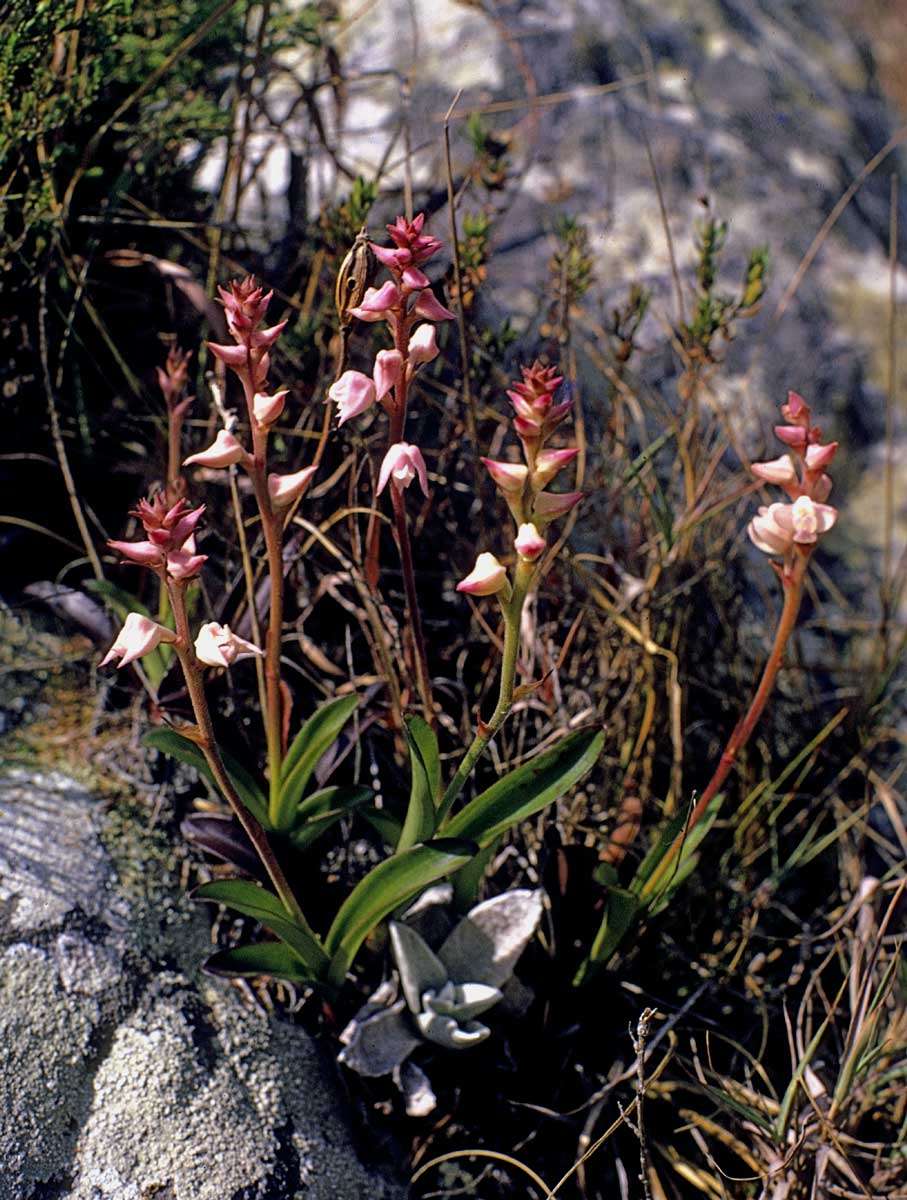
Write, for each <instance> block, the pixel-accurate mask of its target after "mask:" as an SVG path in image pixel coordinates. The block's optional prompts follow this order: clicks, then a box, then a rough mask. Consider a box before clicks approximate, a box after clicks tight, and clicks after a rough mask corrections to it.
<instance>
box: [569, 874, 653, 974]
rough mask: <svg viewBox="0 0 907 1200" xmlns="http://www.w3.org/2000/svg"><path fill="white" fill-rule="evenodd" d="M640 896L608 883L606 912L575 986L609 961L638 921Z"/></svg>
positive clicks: (578, 972) (579, 971)
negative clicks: (610, 885)
mask: <svg viewBox="0 0 907 1200" xmlns="http://www.w3.org/2000/svg"><path fill="white" fill-rule="evenodd" d="M640 907H641V905H640V901H639V897H638V896H636V895H634V894H633V892H631V891H628V890H627V889H626V888H621V887H609V888H608V899H607V903H606V905H605V915H604V917H603V918H602V923H601V925H600V926H599V929H598V933H597V934H596V935H595V941H594V942H593V943H592V948H591V950H590V951H589V957H588V958H587V959H586V960H585V962H584V963H583V964H582V966H581V967H580V968H579V970H578V971H577V973H576V976H575V977H574V980H573V984H574V987H579V986H580V985H581V984H584V983H588V981H589V980H590V979H591V978H592V977H593V976H594V975H595V974H597V973H598V972H599V971H600V970H601V969H602V968H603V967H604V966H605V964H606V963H607V962H608V960H609V959H610V958H611V956H612V955H613V954H614V952H615V950H617V948H618V946H619V945H620V944H621V942H622V941H623V939H624V937H625V936H626V934H627V932H628V930H629V929H630V928H631V927H632V926H633V924H634V922H635V921H636V917H637V914H638V913H639V910H640Z"/></svg>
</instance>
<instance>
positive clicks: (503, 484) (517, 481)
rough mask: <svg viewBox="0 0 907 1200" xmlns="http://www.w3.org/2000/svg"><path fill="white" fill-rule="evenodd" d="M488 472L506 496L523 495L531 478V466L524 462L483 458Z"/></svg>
mask: <svg viewBox="0 0 907 1200" xmlns="http://www.w3.org/2000/svg"><path fill="white" fill-rule="evenodd" d="M482 462H483V464H484V465H485V467H486V469H487V471H488V474H489V475H490V476H491V478H492V479H493V480H494V482H495V483H496V485H497V486H498V487H499V488H500V490H501V491H502V492H503V493H504V495H505V496H522V494H523V489H524V488H525V486H526V480H527V479H528V478H529V468H528V467H526V466H524V465H523V464H522V463H509V462H498V461H497V460H495V459H493V458H483V459H482Z"/></svg>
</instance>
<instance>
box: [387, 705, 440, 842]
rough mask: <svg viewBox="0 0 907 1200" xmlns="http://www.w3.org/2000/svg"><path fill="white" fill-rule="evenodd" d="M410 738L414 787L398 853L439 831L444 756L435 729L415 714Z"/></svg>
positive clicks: (408, 727)
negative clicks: (438, 819)
mask: <svg viewBox="0 0 907 1200" xmlns="http://www.w3.org/2000/svg"><path fill="white" fill-rule="evenodd" d="M406 741H407V745H408V746H409V768H410V772H411V774H412V786H411V789H410V794H409V805H408V807H407V810H406V820H405V821H404V822H403V832H402V833H401V834H400V841H399V842H398V843H397V853H398V854H399V853H400V852H401V851H403V850H408V849H409V848H410V846H415V845H416V843H417V842H425V841H428V839H429V838H430V837H431V836H432V834H433V833H434V832H435V819H436V815H435V814H436V811H437V805H438V797H439V796H440V794H441V759H440V756H439V754H438V739H437V737H436V736H435V733H434V730H433V729H431V728H430V726H429V725H428V724H427V723H426V722H425V721H423V720H422V718H421V717H412V718H410V720H408V721H407V722H406Z"/></svg>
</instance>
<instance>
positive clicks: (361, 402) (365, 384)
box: [328, 371, 376, 425]
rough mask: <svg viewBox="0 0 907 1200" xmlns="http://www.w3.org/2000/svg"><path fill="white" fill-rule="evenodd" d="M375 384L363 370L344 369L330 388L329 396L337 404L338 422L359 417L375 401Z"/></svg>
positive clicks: (341, 422) (340, 423)
mask: <svg viewBox="0 0 907 1200" xmlns="http://www.w3.org/2000/svg"><path fill="white" fill-rule="evenodd" d="M375 396H376V392H375V385H374V383H373V381H372V380H371V379H369V377H368V376H367V375H363V374H362V372H361V371H344V372H343V374H342V375H341V376H340V378H339V379H338V380H336V382H335V383H332V384H331V386H330V388H329V389H328V398H329V399H331V400H333V401H334V403H335V404H336V405H337V416H338V418H339V420H338V424H339V425H342V424H343V423H344V421H349V419H350V418H351V417H358V416H359V414H360V413H364V412H365V411H366V409H368V408H371V406H372V405H373V404H374V403H375Z"/></svg>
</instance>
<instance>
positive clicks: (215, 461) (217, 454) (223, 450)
mask: <svg viewBox="0 0 907 1200" xmlns="http://www.w3.org/2000/svg"><path fill="white" fill-rule="evenodd" d="M245 453H246V452H245V450H244V449H243V447H242V444H241V443H240V442H238V441H237V439H236V438H235V437H234V436H233V434H232V433H230V432H229V431H228V430H226V429H221V430H220V432H219V433H218V435H217V437H216V438H215V439H214V441H213V442H212V443H211V445H210V446H209V447H208V448H207V450H200V451H199V452H198V454H190V455H189V457H188V458H184V459H183V466H184V467H188V466H190V465H191V464H192V463H198V464H199V466H202V467H232V466H233V464H234V463H238V462H239V461H240V459H241V458H243V457H244V456H245Z"/></svg>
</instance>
